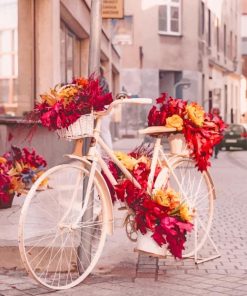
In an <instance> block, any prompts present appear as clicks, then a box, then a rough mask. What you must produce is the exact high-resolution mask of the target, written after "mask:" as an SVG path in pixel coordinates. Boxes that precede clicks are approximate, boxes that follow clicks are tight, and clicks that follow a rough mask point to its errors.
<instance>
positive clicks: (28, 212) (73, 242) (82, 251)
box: [19, 164, 109, 290]
mask: <svg viewBox="0 0 247 296" xmlns="http://www.w3.org/2000/svg"><path fill="white" fill-rule="evenodd" d="M89 174H90V172H89V171H88V170H86V169H85V168H83V167H82V164H80V165H75V164H64V165H59V166H56V167H54V168H51V169H49V170H48V171H47V172H45V173H44V174H43V175H42V176H41V177H40V178H39V179H38V180H37V181H36V182H35V183H34V185H33V186H32V188H31V190H30V191H29V193H28V195H27V197H26V200H25V203H24V206H23V208H22V211H21V216H20V222H19V249H20V254H21V258H22V261H23V263H24V265H25V267H26V269H27V271H28V273H29V274H31V275H32V276H33V277H34V279H36V280H37V281H38V282H39V283H40V284H42V285H44V286H46V287H48V288H51V289H56V290H59V289H67V288H71V287H73V286H75V285H77V284H79V283H80V282H81V281H82V280H83V279H85V278H86V277H87V275H88V274H89V273H90V272H91V271H92V269H93V267H94V266H95V264H96V263H97V261H98V259H99V257H100V254H101V252H102V249H103V246H104V243H105V239H106V231H107V223H109V219H108V215H107V211H106V208H105V207H106V204H105V203H104V196H103V191H102V190H101V187H100V186H99V183H98V182H97V178H96V177H94V180H93V185H92V191H91V194H90V198H89V200H88V202H87V203H86V201H85V199H84V198H83V196H85V188H86V186H85V185H86V184H87V181H88V178H89ZM45 183H47V184H45ZM105 198H106V197H105ZM82 208H84V209H85V211H84V213H83V216H82V218H80V216H81V214H82ZM78 217H79V218H78Z"/></svg>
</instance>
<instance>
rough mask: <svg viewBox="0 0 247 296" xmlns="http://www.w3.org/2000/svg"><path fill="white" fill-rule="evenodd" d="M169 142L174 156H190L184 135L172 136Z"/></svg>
mask: <svg viewBox="0 0 247 296" xmlns="http://www.w3.org/2000/svg"><path fill="white" fill-rule="evenodd" d="M168 142H169V146H170V151H171V153H172V154H188V149H187V144H186V140H185V137H184V135H183V134H181V133H176V134H171V135H170V136H169V137H168Z"/></svg>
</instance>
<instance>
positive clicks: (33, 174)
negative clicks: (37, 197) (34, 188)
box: [0, 146, 46, 208]
mask: <svg viewBox="0 0 247 296" xmlns="http://www.w3.org/2000/svg"><path fill="white" fill-rule="evenodd" d="M45 167H46V161H45V160H44V159H43V158H42V157H41V156H40V155H38V154H36V152H35V151H34V150H31V151H30V150H28V149H27V148H23V149H20V148H18V147H15V146H12V147H11V150H10V151H9V152H7V153H5V154H4V155H3V156H1V157H0V208H8V207H11V205H12V201H13V198H14V196H15V195H17V196H19V195H21V194H23V193H25V191H26V190H27V189H29V188H30V187H31V185H32V184H33V182H35V181H36V179H37V178H38V177H39V176H40V175H41V174H42V173H43V172H44V168H45ZM44 185H45V184H44Z"/></svg>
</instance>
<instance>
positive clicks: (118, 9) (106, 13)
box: [102, 0, 124, 19]
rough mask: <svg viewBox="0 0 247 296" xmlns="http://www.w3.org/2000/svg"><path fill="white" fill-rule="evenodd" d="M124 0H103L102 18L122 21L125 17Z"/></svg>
mask: <svg viewBox="0 0 247 296" xmlns="http://www.w3.org/2000/svg"><path fill="white" fill-rule="evenodd" d="M123 2H124V0H103V2H102V18H104V19H109V18H111V19H122V18H123V17H124V3H123Z"/></svg>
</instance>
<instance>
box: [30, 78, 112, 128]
mask: <svg viewBox="0 0 247 296" xmlns="http://www.w3.org/2000/svg"><path fill="white" fill-rule="evenodd" d="M112 101H113V98H112V94H111V93H106V94H104V92H103V90H102V88H101V86H100V83H99V79H97V78H95V77H94V76H93V75H91V76H90V77H89V78H88V79H87V78H84V77H79V78H74V79H73V81H72V82H71V83H69V84H66V85H64V86H62V85H57V86H55V87H54V88H52V89H50V91H49V92H47V93H44V94H42V95H40V102H39V103H37V104H36V106H35V108H34V111H33V112H32V113H31V117H32V118H33V119H35V120H40V121H41V124H42V125H43V126H45V127H47V128H49V129H50V130H58V129H61V128H67V127H68V126H70V125H71V124H72V123H74V122H75V121H76V120H77V119H78V118H79V117H80V116H81V115H85V114H90V113H91V112H92V111H102V110H105V109H106V106H107V105H109V104H110V103H111V102H112Z"/></svg>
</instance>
